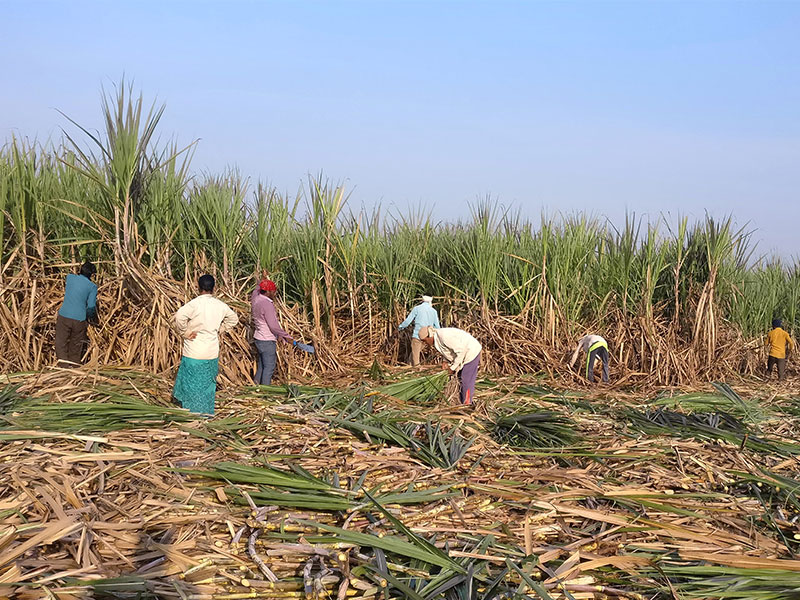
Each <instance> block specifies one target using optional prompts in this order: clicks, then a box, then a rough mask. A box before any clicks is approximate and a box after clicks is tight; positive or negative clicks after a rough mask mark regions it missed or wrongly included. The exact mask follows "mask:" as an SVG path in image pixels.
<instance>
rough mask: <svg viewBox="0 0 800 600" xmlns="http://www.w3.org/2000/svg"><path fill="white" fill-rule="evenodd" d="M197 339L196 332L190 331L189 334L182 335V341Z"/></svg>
mask: <svg viewBox="0 0 800 600" xmlns="http://www.w3.org/2000/svg"><path fill="white" fill-rule="evenodd" d="M196 337H197V332H196V331H190V332H189V333H186V334H184V336H183V339H185V340H190V341H191V340H193V339H195V338H196Z"/></svg>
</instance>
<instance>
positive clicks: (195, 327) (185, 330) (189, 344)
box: [172, 275, 239, 415]
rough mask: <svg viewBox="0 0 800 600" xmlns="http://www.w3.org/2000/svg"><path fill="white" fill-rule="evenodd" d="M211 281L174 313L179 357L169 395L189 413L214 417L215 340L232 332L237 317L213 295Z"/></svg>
mask: <svg viewBox="0 0 800 600" xmlns="http://www.w3.org/2000/svg"><path fill="white" fill-rule="evenodd" d="M214 283H215V282H214V278H213V277H212V276H211V275H203V276H202V277H201V278H200V279H198V281H197V285H198V287H199V288H200V295H199V296H197V298H195V299H194V300H192V301H191V302H187V303H186V304H184V305H183V306H182V307H181V308H180V309H178V312H177V313H175V328H176V329H177V330H178V333H179V334H180V336H181V338H182V339H183V355H182V357H181V366H180V368H179V369H178V376H177V377H176V378H175V387H174V388H173V390H172V395H173V396H174V397H175V399H176V400H178V401H179V402H180V403H181V406H183V408H187V409H189V410H190V411H191V412H193V413H205V414H207V415H213V414H214V400H215V397H216V393H217V373H218V372H219V336H220V334H222V333H224V332H226V331H229V330H231V329H233V328H234V327H235V326H236V324H237V323H238V322H239V317H237V316H236V313H235V312H233V311H232V310H231V309H230V307H229V306H228V305H227V304H225V303H224V302H223V301H222V300H218V299H217V298H215V297H214V296H213V294H214Z"/></svg>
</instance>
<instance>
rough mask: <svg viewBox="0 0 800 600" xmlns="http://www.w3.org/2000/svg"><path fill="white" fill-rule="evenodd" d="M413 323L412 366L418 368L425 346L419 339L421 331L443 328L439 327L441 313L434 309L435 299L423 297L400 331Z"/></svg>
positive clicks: (401, 325) (401, 324)
mask: <svg viewBox="0 0 800 600" xmlns="http://www.w3.org/2000/svg"><path fill="white" fill-rule="evenodd" d="M412 322H413V323H414V333H412V334H411V364H412V365H414V366H415V367H416V366H418V365H419V355H420V352H422V347H423V346H424V345H425V344H424V343H423V342H422V340H420V339H419V330H420V329H422V328H423V327H430V326H433V327H436V329H440V328H441V325H439V313H437V312H436V309H435V308H433V298H432V297H431V296H423V297H422V302H421V303H420V304H417V305H416V306H415V307H414V308H412V309H411V312H410V313H408V316H407V317H406V320H405V321H403V322H402V323H400V329H401V330H402V329H405V328H406V327H408V326H409V325H411V323H412Z"/></svg>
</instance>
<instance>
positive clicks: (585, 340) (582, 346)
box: [569, 335, 608, 367]
mask: <svg viewBox="0 0 800 600" xmlns="http://www.w3.org/2000/svg"><path fill="white" fill-rule="evenodd" d="M597 342H603V343H604V344H606V346H608V344H607V343H606V341H605V339H603V338H602V337H600V336H599V335H585V336H583V337H582V338H581V339H579V340H578V347H577V348H575V352H573V353H572V358H571V359H570V361H569V366H570V367H571V366H572V365H574V364H575V361H576V360H578V354H580V352H581V350H583V351H584V352H586V353H587V354H588V353H589V348H591V347H592V346H594V345H595V344H596V343H597Z"/></svg>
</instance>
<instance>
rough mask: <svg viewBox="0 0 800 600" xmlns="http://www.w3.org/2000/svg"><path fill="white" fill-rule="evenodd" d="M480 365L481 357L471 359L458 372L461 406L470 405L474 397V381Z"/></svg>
mask: <svg viewBox="0 0 800 600" xmlns="http://www.w3.org/2000/svg"><path fill="white" fill-rule="evenodd" d="M480 364H481V355H480V353H478V356H476V357H475V358H473V359H472V360H471V361H469V362H468V363H467V364H465V365H464V366H463V367H461V370H460V371H459V372H458V381H459V383H461V394H460V398H461V404H472V402H473V397H474V396H475V379H477V377H478V367H479V366H480Z"/></svg>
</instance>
